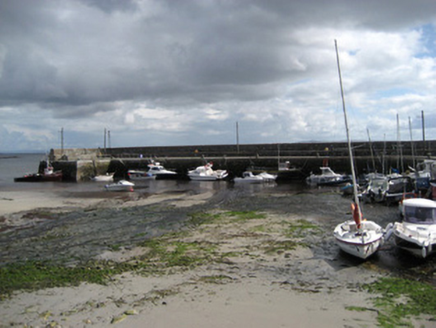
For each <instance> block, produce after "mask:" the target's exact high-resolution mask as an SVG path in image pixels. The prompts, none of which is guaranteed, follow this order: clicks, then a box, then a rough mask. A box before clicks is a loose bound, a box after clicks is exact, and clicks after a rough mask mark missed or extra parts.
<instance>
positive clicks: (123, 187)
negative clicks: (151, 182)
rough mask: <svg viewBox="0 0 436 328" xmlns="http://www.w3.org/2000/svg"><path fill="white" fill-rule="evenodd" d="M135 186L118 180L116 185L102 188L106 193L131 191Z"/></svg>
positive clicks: (112, 184)
mask: <svg viewBox="0 0 436 328" xmlns="http://www.w3.org/2000/svg"><path fill="white" fill-rule="evenodd" d="M134 185H135V184H134V183H132V182H129V181H126V180H120V181H118V182H116V183H111V184H107V185H105V186H104V187H105V188H106V190H108V191H133V186H134Z"/></svg>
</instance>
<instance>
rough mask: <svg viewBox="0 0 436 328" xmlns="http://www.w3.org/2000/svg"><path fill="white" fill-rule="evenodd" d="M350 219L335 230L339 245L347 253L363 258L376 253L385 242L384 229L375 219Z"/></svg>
mask: <svg viewBox="0 0 436 328" xmlns="http://www.w3.org/2000/svg"><path fill="white" fill-rule="evenodd" d="M358 222H359V221H357V222H355V221H354V220H348V221H345V222H343V223H341V224H338V225H337V226H336V228H335V230H334V231H333V235H334V236H335V238H336V243H337V244H338V246H339V247H340V248H341V249H342V250H343V251H344V252H346V253H348V254H351V255H353V256H356V257H359V258H361V259H366V258H367V257H369V256H371V255H372V254H374V253H375V252H376V251H377V250H378V249H379V248H380V246H381V245H383V243H384V230H383V229H382V227H380V226H379V225H378V224H377V223H375V222H374V221H365V220H363V221H361V222H360V223H358Z"/></svg>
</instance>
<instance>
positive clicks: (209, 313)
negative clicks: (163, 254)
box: [0, 188, 434, 328]
mask: <svg viewBox="0 0 436 328" xmlns="http://www.w3.org/2000/svg"><path fill="white" fill-rule="evenodd" d="M90 196H91V195H89V194H86V193H70V194H68V193H64V194H63V195H62V196H59V195H50V194H49V193H45V194H43V195H39V196H37V197H36V198H34V197H35V195H32V193H29V194H27V195H26V193H20V194H19V195H13V194H8V195H5V194H1V195H0V202H1V205H2V206H1V213H0V217H2V222H0V223H1V225H0V228H2V229H3V232H2V234H1V235H0V241H1V246H2V251H1V261H2V263H13V262H22V261H26V260H33V259H40V260H41V259H42V260H43V259H50V260H52V261H60V262H62V263H66V262H68V259H71V258H72V257H74V258H75V260H76V261H77V258H79V261H80V259H81V260H84V261H85V260H89V259H95V260H111V261H121V262H122V261H128V260H129V259H135V258H138V257H140V256H141V255H143V254H145V252H146V250H145V249H144V248H143V247H137V246H136V245H138V243H139V242H141V240H143V239H144V238H152V237H156V236H162V235H165V234H166V233H167V232H171V231H180V230H184V231H185V233H184V234H181V235H177V236H176V237H174V238H175V239H174V240H171V238H170V239H168V241H177V242H190V243H195V244H198V245H213V246H214V247H215V251H214V253H213V254H214V255H213V256H214V257H216V258H219V259H220V260H219V261H218V260H216V258H214V259H212V260H210V261H208V262H207V263H205V264H203V265H198V266H193V267H190V268H189V269H186V268H178V267H171V268H166V269H164V271H163V272H162V271H161V272H159V273H156V274H150V273H148V274H146V275H143V274H141V273H140V272H126V273H124V274H122V275H118V276H115V277H112V278H111V280H110V281H109V283H108V285H105V286H103V285H96V284H89V283H82V284H81V285H80V286H76V287H63V288H49V289H44V290H39V291H34V292H23V291H20V292H15V293H14V295H13V296H12V297H11V298H9V299H6V300H4V301H2V302H1V304H0V318H1V319H0V320H1V321H0V323H1V324H0V326H2V327H3V326H10V325H12V324H13V325H20V326H25V325H28V326H47V325H50V326H51V327H56V326H59V327H84V326H85V327H87V326H96V327H103V326H109V325H111V324H114V325H116V326H118V327H191V328H195V327H205V326H208V327H245V326H250V327H254V328H257V327H259V328H260V327H265V326H267V325H270V326H273V327H316V326H322V327H374V326H376V323H377V321H376V315H377V310H376V309H373V308H372V307H373V305H372V303H371V302H370V301H369V298H370V297H371V295H369V294H367V293H366V292H365V291H364V290H362V289H361V285H362V284H364V283H368V282H372V281H374V280H376V279H377V278H379V277H383V276H387V275H389V274H390V273H391V272H390V271H389V270H388V269H387V268H386V267H383V265H379V264H378V263H379V261H380V258H383V253H384V252H388V251H389V250H390V246H387V248H386V249H385V250H381V251H380V253H381V254H382V255H380V256H379V255H376V256H375V257H374V259H370V260H369V261H359V260H355V259H353V258H350V257H348V256H347V255H346V254H343V253H341V252H340V251H339V249H338V247H337V246H336V245H335V243H334V239H333V237H332V233H331V231H332V227H333V226H334V225H335V224H337V223H339V222H341V221H343V220H344V217H347V215H349V203H350V201H349V200H348V199H345V198H342V197H341V196H340V195H338V194H335V193H332V192H322V191H315V192H308V191H305V192H301V193H295V192H288V191H286V189H285V188H281V189H280V190H279V191H277V190H276V189H274V188H270V189H267V190H263V191H262V192H261V193H256V192H252V191H249V192H247V190H244V189H243V188H233V189H231V190H226V189H215V190H214V189H213V188H203V189H201V190H200V189H199V190H198V191H196V192H193V191H192V190H165V191H164V192H162V193H153V194H147V193H144V192H143V193H141V192H135V193H126V194H123V193H120V194H118V193H116V194H107V193H94V194H93V195H92V197H90ZM12 199H13V200H12ZM15 200H19V201H20V202H21V203H23V202H25V203H26V207H25V208H20V211H16V209H17V208H16V207H14V206H15V204H14V205H12V204H13V203H14V201H15ZM8 204H9V205H10V206H9V207H8ZM37 208H39V209H38V210H36V209H37ZM229 211H257V212H259V213H261V214H262V216H261V217H259V218H256V219H253V220H247V221H244V220H242V221H239V220H231V218H230V217H229V218H228V217H227V216H226V215H228V214H226V213H229ZM43 212H44V215H42V214H41V213H43ZM203 212H207V213H210V214H214V215H221V216H220V217H221V219H220V220H219V221H216V222H215V221H211V222H207V223H205V224H202V225H200V226H198V227H192V226H189V227H188V228H187V227H186V220H187V218H189V215H190V214H192V213H203ZM29 213H33V215H29ZM375 213H377V215H378V217H379V218H380V220H381V221H383V223H387V222H390V221H391V220H393V218H394V217H395V209H392V208H388V207H375V206H372V207H371V206H368V211H367V214H368V216H369V215H372V214H375ZM299 220H305V221H306V222H310V223H312V224H314V225H316V226H317V227H318V228H317V229H316V233H311V232H309V233H308V232H307V231H306V232H304V231H302V232H301V234H299V235H298V236H297V237H296V236H289V233H286V231H288V230H287V229H288V228H289V226H292V225H293V224H295V223H296V222H299ZM163 223H164V224H163ZM23 227H25V228H24V229H23ZM60 231H62V233H60ZM314 231H315V230H314ZM312 232H313V231H312ZM47 235H50V236H56V238H52V239H48V238H46V239H44V238H42V239H44V242H39V241H38V238H36V237H37V236H47ZM71 236H74V238H71ZM296 239H297V240H298V241H299V242H300V244H298V245H297V247H296V248H293V247H289V248H278V249H277V250H275V251H270V250H269V249H270V247H271V246H272V245H281V244H286V242H289V241H295V240H296ZM111 244H117V245H122V246H121V247H120V249H118V250H116V251H115V250H114V249H111V248H109V247H108V245H111ZM5 245H8V250H7V251H6V250H5V248H6V247H5ZM305 245H306V246H305ZM74 264H75V263H74V261H73V262H70V263H69V265H74ZM156 265H158V264H156ZM349 306H353V307H363V308H368V309H369V310H368V311H364V312H358V311H351V310H348V309H347V307H349ZM431 324H434V323H431V322H425V321H423V322H420V325H422V327H431Z"/></svg>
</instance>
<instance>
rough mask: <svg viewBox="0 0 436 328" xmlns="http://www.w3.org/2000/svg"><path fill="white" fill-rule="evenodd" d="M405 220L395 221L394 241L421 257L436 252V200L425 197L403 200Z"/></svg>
mask: <svg viewBox="0 0 436 328" xmlns="http://www.w3.org/2000/svg"><path fill="white" fill-rule="evenodd" d="M401 214H402V216H403V222H395V224H394V228H393V234H394V243H395V245H396V246H397V247H399V248H401V249H404V250H405V251H407V252H409V253H411V254H413V255H415V256H417V257H421V258H426V257H427V256H429V255H431V254H434V253H435V252H436V202H435V201H433V200H430V199H425V198H411V199H405V200H404V201H403V202H402V213H401Z"/></svg>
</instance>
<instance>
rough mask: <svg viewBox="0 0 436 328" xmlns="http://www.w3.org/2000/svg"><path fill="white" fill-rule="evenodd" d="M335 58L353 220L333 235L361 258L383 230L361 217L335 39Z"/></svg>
mask: <svg viewBox="0 0 436 328" xmlns="http://www.w3.org/2000/svg"><path fill="white" fill-rule="evenodd" d="M335 49H336V60H337V64H338V73H339V84H340V86H341V96H342V107H343V111H344V120H345V128H346V132H347V141H348V152H349V157H350V163H351V176H352V184H353V194H354V203H352V204H351V210H352V213H353V220H347V221H345V222H342V223H340V224H338V225H337V226H336V228H335V229H334V231H333V235H334V237H335V238H336V243H337V244H338V246H339V247H340V248H341V249H342V250H343V251H344V252H346V253H348V254H351V255H353V256H356V257H359V258H361V259H366V258H368V257H369V256H371V255H372V254H374V253H375V252H376V251H377V250H378V249H379V248H380V246H381V245H382V244H383V243H384V235H385V232H384V230H383V229H382V227H381V226H380V225H378V224H377V223H375V222H374V221H369V220H366V219H362V211H361V209H360V205H359V197H358V193H357V182H356V173H355V171H354V161H353V151H352V149H351V140H350V132H349V128H348V119H347V110H346V108H345V99H344V90H343V87H342V77H341V69H340V65H339V54H338V45H337V42H336V40H335Z"/></svg>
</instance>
